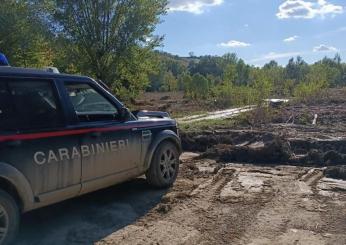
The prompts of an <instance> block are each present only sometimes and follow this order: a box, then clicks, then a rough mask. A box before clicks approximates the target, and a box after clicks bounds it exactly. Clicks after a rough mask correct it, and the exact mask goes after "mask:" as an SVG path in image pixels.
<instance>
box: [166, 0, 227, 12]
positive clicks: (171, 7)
mask: <svg viewBox="0 0 346 245" xmlns="http://www.w3.org/2000/svg"><path fill="white" fill-rule="evenodd" d="M223 2H224V0H171V1H169V4H168V11H170V12H175V11H183V12H189V13H193V14H202V13H203V12H204V11H205V9H206V8H208V7H213V6H218V5H221V4H222V3H223Z"/></svg>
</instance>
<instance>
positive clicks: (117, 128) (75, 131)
mask: <svg viewBox="0 0 346 245" xmlns="http://www.w3.org/2000/svg"><path fill="white" fill-rule="evenodd" d="M154 126H163V124H159V123H150V124H144V125H143V124H140V125H126V126H115V127H105V128H86V129H73V130H64V131H54V132H43V133H32V134H15V135H5V136H0V142H4V141H14V140H35V139H42V138H52V137H61V136H70V135H80V134H87V133H94V132H112V131H120V130H126V129H131V128H146V127H154Z"/></svg>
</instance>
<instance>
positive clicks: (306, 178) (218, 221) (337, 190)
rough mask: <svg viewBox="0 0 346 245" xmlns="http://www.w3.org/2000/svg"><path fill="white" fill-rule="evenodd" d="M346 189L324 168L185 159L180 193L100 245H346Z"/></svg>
mask: <svg viewBox="0 0 346 245" xmlns="http://www.w3.org/2000/svg"><path fill="white" fill-rule="evenodd" d="M345 220H346V182H345V181H340V180H333V179H328V178H325V177H324V175H323V170H322V169H320V168H308V167H297V166H275V167H270V166H254V165H242V164H225V165H220V164H218V163H217V162H216V161H213V160H206V159H202V160H198V159H197V160H196V159H184V161H183V164H182V166H181V173H180V175H179V177H178V179H177V182H176V184H175V185H174V187H173V188H172V189H171V190H170V191H169V192H168V193H167V194H166V195H165V196H164V197H163V198H162V201H161V203H160V204H159V205H158V206H156V207H155V208H154V209H153V210H152V211H150V212H149V213H148V214H147V215H146V216H144V217H142V218H140V219H139V220H138V221H137V222H135V223H134V224H131V225H129V226H127V227H125V228H124V229H121V230H119V231H117V232H115V233H113V234H111V235H109V236H108V237H105V238H104V239H102V240H100V241H99V242H97V244H345V243H346V234H345V232H344V231H345V230H346V222H345Z"/></svg>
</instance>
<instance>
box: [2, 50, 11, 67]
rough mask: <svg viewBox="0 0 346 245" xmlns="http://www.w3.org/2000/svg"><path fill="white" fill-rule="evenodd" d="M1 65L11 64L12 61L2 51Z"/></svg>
mask: <svg viewBox="0 0 346 245" xmlns="http://www.w3.org/2000/svg"><path fill="white" fill-rule="evenodd" d="M0 66H10V63H9V62H8V60H7V58H6V56H5V55H4V54H3V53H0Z"/></svg>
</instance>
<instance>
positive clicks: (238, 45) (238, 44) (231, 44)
mask: <svg viewBox="0 0 346 245" xmlns="http://www.w3.org/2000/svg"><path fill="white" fill-rule="evenodd" d="M218 45H219V46H221V47H227V48H244V47H249V46H251V44H250V43H245V42H240V41H237V40H231V41H228V42H226V43H220V44H218Z"/></svg>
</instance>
